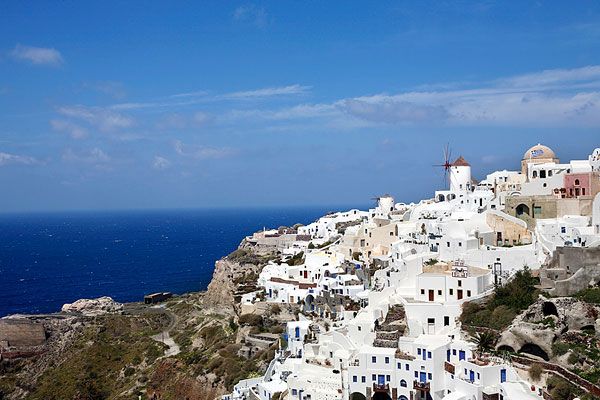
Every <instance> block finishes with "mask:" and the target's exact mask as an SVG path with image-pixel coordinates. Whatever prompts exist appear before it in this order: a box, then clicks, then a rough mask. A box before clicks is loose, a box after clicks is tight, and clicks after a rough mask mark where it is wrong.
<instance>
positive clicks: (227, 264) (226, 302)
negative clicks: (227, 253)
mask: <svg viewBox="0 0 600 400" xmlns="http://www.w3.org/2000/svg"><path fill="white" fill-rule="evenodd" d="M239 268H240V265H239V264H238V263H237V262H232V261H229V260H228V259H226V258H223V259H221V260H219V261H217V262H216V263H215V270H214V272H213V276H212V279H211V281H210V284H209V285H208V289H207V290H206V294H205V295H204V298H203V301H202V305H203V306H204V308H205V310H206V309H212V310H214V311H215V312H216V313H219V314H234V313H235V299H234V293H235V283H234V279H233V277H234V271H235V270H238V269H239Z"/></svg>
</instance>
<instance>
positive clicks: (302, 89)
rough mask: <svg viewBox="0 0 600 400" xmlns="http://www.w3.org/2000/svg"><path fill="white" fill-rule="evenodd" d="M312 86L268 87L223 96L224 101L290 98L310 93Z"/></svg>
mask: <svg viewBox="0 0 600 400" xmlns="http://www.w3.org/2000/svg"><path fill="white" fill-rule="evenodd" d="M310 89H311V87H310V86H303V85H298V84H295V85H289V86H280V87H268V88H262V89H256V90H249V91H243V92H233V93H228V94H224V95H221V96H220V97H221V98H223V99H256V98H261V97H274V96H289V95H298V94H305V93H307V92H308V91H310Z"/></svg>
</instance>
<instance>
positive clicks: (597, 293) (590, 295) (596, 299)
mask: <svg viewBox="0 0 600 400" xmlns="http://www.w3.org/2000/svg"><path fill="white" fill-rule="evenodd" d="M574 297H576V298H578V299H580V300H582V301H585V302H586V303H593V304H600V288H597V287H595V288H588V289H584V290H582V291H580V292H578V293H576V294H575V296H574Z"/></svg>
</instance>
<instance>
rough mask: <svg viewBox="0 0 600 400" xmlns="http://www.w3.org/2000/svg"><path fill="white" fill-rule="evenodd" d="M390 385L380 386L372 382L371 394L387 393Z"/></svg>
mask: <svg viewBox="0 0 600 400" xmlns="http://www.w3.org/2000/svg"><path fill="white" fill-rule="evenodd" d="M389 391H390V385H389V384H388V383H385V384H380V383H375V382H373V392H389Z"/></svg>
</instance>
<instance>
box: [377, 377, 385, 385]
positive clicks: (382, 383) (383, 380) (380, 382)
mask: <svg viewBox="0 0 600 400" xmlns="http://www.w3.org/2000/svg"><path fill="white" fill-rule="evenodd" d="M377 384H378V385H379V386H385V375H377Z"/></svg>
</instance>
